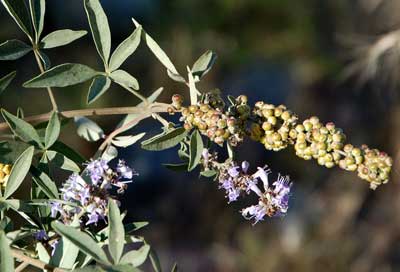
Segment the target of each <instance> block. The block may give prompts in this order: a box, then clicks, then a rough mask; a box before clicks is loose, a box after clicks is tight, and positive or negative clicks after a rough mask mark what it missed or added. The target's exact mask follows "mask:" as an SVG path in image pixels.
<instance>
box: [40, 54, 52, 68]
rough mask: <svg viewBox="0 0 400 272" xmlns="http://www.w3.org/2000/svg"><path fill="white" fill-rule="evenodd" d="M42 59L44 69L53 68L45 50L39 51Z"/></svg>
mask: <svg viewBox="0 0 400 272" xmlns="http://www.w3.org/2000/svg"><path fill="white" fill-rule="evenodd" d="M38 54H39V57H40V60H41V61H42V63H43V65H44V70H45V71H47V70H49V69H50V68H51V61H50V59H49V57H48V56H47V55H46V54H45V53H44V52H43V51H38Z"/></svg>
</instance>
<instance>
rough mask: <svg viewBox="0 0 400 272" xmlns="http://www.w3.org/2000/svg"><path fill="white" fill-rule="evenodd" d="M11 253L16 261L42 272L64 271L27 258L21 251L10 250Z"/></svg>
mask: <svg viewBox="0 0 400 272" xmlns="http://www.w3.org/2000/svg"><path fill="white" fill-rule="evenodd" d="M11 251H12V255H13V257H14V258H16V259H18V260H21V261H22V263H23V264H24V263H27V264H29V265H33V266H35V267H37V268H40V269H43V270H46V271H53V272H65V270H64V269H61V268H57V267H53V266H51V265H48V264H46V263H44V262H42V261H40V260H38V259H34V258H31V257H29V256H27V255H25V254H24V253H23V252H22V251H21V250H18V249H12V250H11ZM17 269H18V268H17Z"/></svg>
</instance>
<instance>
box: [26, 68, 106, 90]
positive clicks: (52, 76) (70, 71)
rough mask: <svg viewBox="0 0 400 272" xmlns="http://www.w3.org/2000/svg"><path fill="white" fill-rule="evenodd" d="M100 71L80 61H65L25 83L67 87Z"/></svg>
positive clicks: (27, 85) (31, 85)
mask: <svg viewBox="0 0 400 272" xmlns="http://www.w3.org/2000/svg"><path fill="white" fill-rule="evenodd" d="M97 74H98V72H96V71H95V70H93V69H92V68H90V67H88V66H86V65H83V64H78V63H64V64H61V65H58V66H56V67H53V68H52V69H50V70H48V71H46V72H44V73H43V74H41V75H39V76H37V77H35V78H33V79H31V80H29V81H27V82H25V83H24V85H23V86H24V87H25V88H44V87H66V86H71V85H75V84H78V83H82V82H84V81H86V80H89V79H91V78H92V77H94V76H96V75H97Z"/></svg>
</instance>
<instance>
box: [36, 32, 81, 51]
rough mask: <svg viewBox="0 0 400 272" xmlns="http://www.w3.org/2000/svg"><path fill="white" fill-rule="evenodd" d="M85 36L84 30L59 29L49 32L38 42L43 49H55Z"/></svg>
mask: <svg viewBox="0 0 400 272" xmlns="http://www.w3.org/2000/svg"><path fill="white" fill-rule="evenodd" d="M86 34H87V31H86V30H78V31H75V30H71V29H61V30H56V31H54V32H51V33H50V34H48V35H46V36H45V37H44V38H43V39H42V40H41V42H40V47H41V48H44V49H49V48H55V47H60V46H64V45H67V44H69V43H72V42H73V41H75V40H77V39H79V38H81V37H83V36H85V35H86Z"/></svg>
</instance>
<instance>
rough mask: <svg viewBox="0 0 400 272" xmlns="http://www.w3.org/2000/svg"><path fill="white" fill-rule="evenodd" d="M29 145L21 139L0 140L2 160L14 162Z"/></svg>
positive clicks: (0, 158) (0, 157) (0, 159)
mask: <svg viewBox="0 0 400 272" xmlns="http://www.w3.org/2000/svg"><path fill="white" fill-rule="evenodd" d="M28 147H29V144H26V143H23V142H21V141H7V142H0V161H1V162H2V163H9V164H12V163H14V161H15V160H16V159H17V158H18V157H19V155H21V154H22V152H24V151H25V149H27V148H28Z"/></svg>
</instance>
